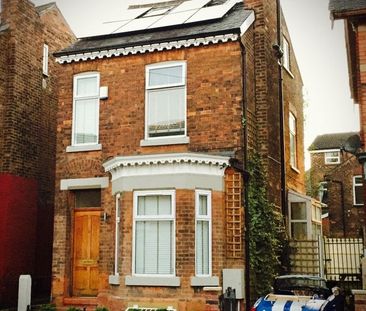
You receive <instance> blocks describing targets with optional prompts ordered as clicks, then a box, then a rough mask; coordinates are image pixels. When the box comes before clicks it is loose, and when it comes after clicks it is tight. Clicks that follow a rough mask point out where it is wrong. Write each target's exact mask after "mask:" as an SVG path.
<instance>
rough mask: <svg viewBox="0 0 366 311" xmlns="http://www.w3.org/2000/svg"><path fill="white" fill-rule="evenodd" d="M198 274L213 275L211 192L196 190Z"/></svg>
mask: <svg viewBox="0 0 366 311" xmlns="http://www.w3.org/2000/svg"><path fill="white" fill-rule="evenodd" d="M196 275H197V276H210V275H211V192H210V191H204V190H197V191H196Z"/></svg>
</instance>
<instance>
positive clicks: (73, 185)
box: [60, 177, 109, 190]
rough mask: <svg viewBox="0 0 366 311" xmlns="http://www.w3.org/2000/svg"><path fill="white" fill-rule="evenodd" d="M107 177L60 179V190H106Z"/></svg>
mask: <svg viewBox="0 0 366 311" xmlns="http://www.w3.org/2000/svg"><path fill="white" fill-rule="evenodd" d="M108 184H109V178H108V177H95V178H75V179H61V184H60V190H78V189H99V188H107V187H108Z"/></svg>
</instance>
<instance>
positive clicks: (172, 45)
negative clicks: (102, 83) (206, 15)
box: [56, 33, 239, 64]
mask: <svg viewBox="0 0 366 311" xmlns="http://www.w3.org/2000/svg"><path fill="white" fill-rule="evenodd" d="M238 39H239V35H238V34H232V33H230V34H225V35H217V36H209V37H203V38H195V39H187V40H178V41H170V42H163V43H154V44H146V45H137V46H131V47H124V48H120V49H111V50H103V51H95V52H85V53H80V54H71V55H66V56H60V57H57V58H56V62H58V63H59V64H63V63H71V62H73V61H74V62H79V61H87V60H94V59H101V58H110V57H112V56H125V55H129V54H132V55H133V54H138V53H147V52H155V51H164V50H171V49H180V48H184V47H186V48H187V47H192V46H200V45H208V44H217V43H225V42H228V41H237V40H238Z"/></svg>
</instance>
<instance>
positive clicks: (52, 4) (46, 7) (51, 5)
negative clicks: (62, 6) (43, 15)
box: [36, 2, 56, 13]
mask: <svg viewBox="0 0 366 311" xmlns="http://www.w3.org/2000/svg"><path fill="white" fill-rule="evenodd" d="M54 6H56V2H50V3H46V4H43V5H39V6H37V7H36V10H37V12H38V13H39V12H42V11H44V10H47V9H49V8H52V7H54Z"/></svg>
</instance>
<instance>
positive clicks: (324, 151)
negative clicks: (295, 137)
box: [309, 148, 341, 153]
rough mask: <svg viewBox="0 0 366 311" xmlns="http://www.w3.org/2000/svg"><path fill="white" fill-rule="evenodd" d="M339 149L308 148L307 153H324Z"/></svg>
mask: <svg viewBox="0 0 366 311" xmlns="http://www.w3.org/2000/svg"><path fill="white" fill-rule="evenodd" d="M339 151H341V149H340V148H338V149H322V150H309V153H326V152H339Z"/></svg>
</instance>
